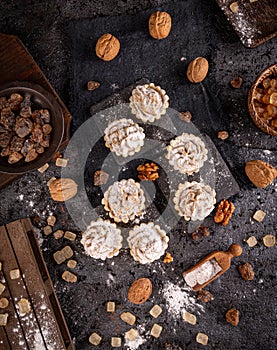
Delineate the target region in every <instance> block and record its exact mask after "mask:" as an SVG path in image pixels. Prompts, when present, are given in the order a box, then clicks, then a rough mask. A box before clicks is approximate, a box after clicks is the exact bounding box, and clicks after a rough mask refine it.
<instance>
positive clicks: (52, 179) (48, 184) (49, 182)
mask: <svg viewBox="0 0 277 350" xmlns="http://www.w3.org/2000/svg"><path fill="white" fill-rule="evenodd" d="M55 180H57V178H56V177H54V176H53V177H51V179H50V180H48V182H47V186H48V187H49V186H50V184H51V182H53V181H55Z"/></svg>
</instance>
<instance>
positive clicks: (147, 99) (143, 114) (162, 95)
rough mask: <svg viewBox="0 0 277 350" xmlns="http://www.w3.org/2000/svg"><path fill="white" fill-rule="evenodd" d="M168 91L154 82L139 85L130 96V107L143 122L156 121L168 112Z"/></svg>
mask: <svg viewBox="0 0 277 350" xmlns="http://www.w3.org/2000/svg"><path fill="white" fill-rule="evenodd" d="M168 101H169V97H168V96H167V95H166V92H165V91H164V90H163V89H162V88H161V87H160V86H155V85H154V84H153V83H151V84H146V85H138V86H137V87H136V88H135V89H134V90H133V91H132V96H131V97H130V107H131V111H132V113H133V114H135V116H136V117H137V118H138V119H141V120H142V121H143V122H151V123H152V122H154V120H155V119H160V117H161V116H162V115H163V114H165V113H166V109H167V108H168V106H169V103H168Z"/></svg>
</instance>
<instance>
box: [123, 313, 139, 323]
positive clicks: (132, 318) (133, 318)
mask: <svg viewBox="0 0 277 350" xmlns="http://www.w3.org/2000/svg"><path fill="white" fill-rule="evenodd" d="M120 318H121V319H122V321H124V322H126V323H128V324H129V325H130V326H132V325H133V324H135V322H136V319H137V318H136V316H135V315H133V314H131V312H123V314H121V315H120Z"/></svg>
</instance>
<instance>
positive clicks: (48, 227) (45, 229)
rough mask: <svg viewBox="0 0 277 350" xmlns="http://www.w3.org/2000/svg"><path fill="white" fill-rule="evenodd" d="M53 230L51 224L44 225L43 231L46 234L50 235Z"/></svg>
mask: <svg viewBox="0 0 277 350" xmlns="http://www.w3.org/2000/svg"><path fill="white" fill-rule="evenodd" d="M52 231H53V229H52V227H51V226H49V225H47V226H45V227H43V232H44V234H45V236H49V235H50V234H51V233H52Z"/></svg>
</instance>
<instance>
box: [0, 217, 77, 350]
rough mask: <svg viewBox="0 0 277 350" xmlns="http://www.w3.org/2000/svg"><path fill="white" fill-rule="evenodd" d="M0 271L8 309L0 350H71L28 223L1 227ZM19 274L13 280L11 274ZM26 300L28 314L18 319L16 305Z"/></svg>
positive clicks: (6, 309)
mask: <svg viewBox="0 0 277 350" xmlns="http://www.w3.org/2000/svg"><path fill="white" fill-rule="evenodd" d="M0 261H1V263H2V271H0V274H1V275H2V276H1V282H2V283H3V284H4V285H5V287H6V288H5V290H4V292H3V293H2V294H1V296H0V298H7V299H8V300H9V306H8V307H7V308H4V309H0V313H8V315H9V316H8V322H7V325H6V326H5V327H3V326H2V327H1V326H0V350H23V349H33V350H38V349H39V350H73V349H74V346H73V343H72V340H71V337H70V333H69V330H68V328H67V325H66V322H65V319H64V316H63V314H62V311H61V307H60V305H59V302H58V299H57V297H56V294H55V291H54V288H53V285H52V282H51V279H50V276H49V273H48V271H47V268H46V265H45V262H44V260H43V257H42V254H41V252H40V249H39V246H38V243H37V240H36V237H35V233H34V231H33V227H32V224H31V221H30V219H22V220H17V221H15V222H12V223H10V224H7V225H5V226H2V227H0ZM13 269H19V270H20V278H18V279H14V280H12V279H11V278H10V271H11V270H13ZM22 298H25V299H27V300H28V301H29V302H30V305H31V311H30V312H29V313H27V314H26V315H24V316H23V315H21V314H20V313H19V310H18V305H17V303H18V301H19V300H20V299H22Z"/></svg>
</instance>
